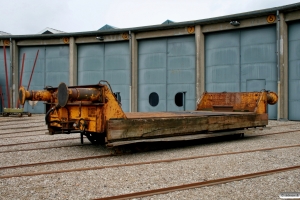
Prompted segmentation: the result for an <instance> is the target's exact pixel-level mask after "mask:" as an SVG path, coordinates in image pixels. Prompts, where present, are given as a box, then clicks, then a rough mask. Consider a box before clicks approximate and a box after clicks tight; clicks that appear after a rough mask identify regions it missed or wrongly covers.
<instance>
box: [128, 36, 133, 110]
mask: <svg viewBox="0 0 300 200" xmlns="http://www.w3.org/2000/svg"><path fill="white" fill-rule="evenodd" d="M128 35H129V66H130V72H131V73H130V77H131V79H132V52H131V51H132V39H131V31H130V30H129V32H128ZM131 89H132V80H131V81H130V86H129V112H131V99H132V98H131Z"/></svg>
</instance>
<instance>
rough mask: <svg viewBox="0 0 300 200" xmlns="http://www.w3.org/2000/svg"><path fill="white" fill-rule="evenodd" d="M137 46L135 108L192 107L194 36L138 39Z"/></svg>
mask: <svg viewBox="0 0 300 200" xmlns="http://www.w3.org/2000/svg"><path fill="white" fill-rule="evenodd" d="M138 49H139V59H138V111H141V112H148V111H182V110H194V109H195V104H196V100H195V85H196V84H195V76H196V73H195V39H194V36H183V37H172V38H159V39H147V40H141V41H139V48H138Z"/></svg>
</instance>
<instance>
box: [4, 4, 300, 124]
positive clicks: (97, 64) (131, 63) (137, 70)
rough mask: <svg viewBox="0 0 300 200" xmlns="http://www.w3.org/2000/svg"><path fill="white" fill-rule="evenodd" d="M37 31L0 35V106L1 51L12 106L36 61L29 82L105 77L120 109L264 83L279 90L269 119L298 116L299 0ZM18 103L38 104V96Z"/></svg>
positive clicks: (187, 101)
mask: <svg viewBox="0 0 300 200" xmlns="http://www.w3.org/2000/svg"><path fill="white" fill-rule="evenodd" d="M4 31H5V30H4ZM45 31H46V32H45ZM41 33H48V34H36V35H7V34H1V35H0V86H1V88H2V94H3V99H4V102H3V104H1V105H0V106H2V107H3V106H7V105H8V99H7V96H8V95H7V90H6V87H5V82H6V78H5V70H4V69H5V67H4V63H5V62H4V61H5V59H4V57H6V60H7V65H8V72H7V73H8V83H9V90H8V93H9V96H10V102H11V107H15V106H16V104H17V101H18V87H19V84H20V77H21V75H22V85H23V86H25V88H26V87H27V86H28V83H29V79H30V76H31V72H32V68H33V66H34V63H35V61H36V64H35V69H34V73H33V75H32V80H31V83H30V90H41V89H43V88H44V87H49V86H52V87H57V86H58V84H59V83H61V82H65V83H68V84H69V85H70V86H73V85H87V84H96V83H98V82H99V81H100V80H107V81H108V82H109V83H110V85H111V86H112V89H113V92H114V93H119V96H120V98H121V103H122V108H123V110H124V111H125V112H133V111H142V112H151V111H182V110H195V108H196V102H197V100H198V99H199V97H200V96H201V94H202V93H203V92H205V91H209V92H223V91H224V92H243V91H261V90H263V89H265V90H271V91H274V92H277V93H278V95H279V101H278V103H277V106H272V107H270V108H269V110H268V113H269V118H270V119H287V120H300V34H299V33H300V3H297V4H292V5H286V6H281V7H275V8H270V9H264V10H258V11H252V12H246V13H239V14H234V15H228V16H222V17H216V18H210V19H202V20H195V21H187V22H172V21H170V20H167V21H166V22H164V23H162V24H160V25H155V26H144V27H136V28H122V29H120V28H115V27H113V26H110V25H105V26H103V27H102V28H101V29H99V30H97V31H90V32H76V33H65V32H61V31H58V32H55V33H54V34H51V33H50V34H49V31H48V32H47V30H44V31H42V32H41ZM3 46H5V49H6V56H4V54H5V53H4V48H2V47H3ZM23 61H24V62H23ZM22 66H24V71H23V74H22V73H21V71H22ZM25 110H26V111H29V112H31V113H44V112H45V108H44V105H43V104H42V103H41V102H39V103H37V105H35V106H34V108H32V106H31V105H28V104H26V105H25Z"/></svg>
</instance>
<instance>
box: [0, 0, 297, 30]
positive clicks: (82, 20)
mask: <svg viewBox="0 0 300 200" xmlns="http://www.w3.org/2000/svg"><path fill="white" fill-rule="evenodd" d="M0 3H1V4H0V5H1V6H0V16H1V20H0V31H4V32H8V33H11V34H14V35H23V34H37V33H38V32H39V31H41V30H43V29H44V28H46V27H51V28H54V29H58V30H61V31H65V32H82V31H94V30H98V29H99V28H101V27H102V26H104V25H105V24H109V25H112V26H115V27H118V28H129V27H139V26H148V25H155V24H161V23H162V22H164V21H165V20H167V19H170V20H172V21H175V22H183V21H190V20H199V19H206V18H211V17H218V16H224V15H229V14H237V13H242V12H248V11H254V10H260V9H265V8H273V7H277V6H283V5H288V4H293V3H297V1H296V0H284V1H282V0H248V1H245V0H126V1H124V0H51V1H45V0H26V1H20V0H9V1H8V0H0Z"/></svg>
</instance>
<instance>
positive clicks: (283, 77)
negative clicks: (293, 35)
mask: <svg viewBox="0 0 300 200" xmlns="http://www.w3.org/2000/svg"><path fill="white" fill-rule="evenodd" d="M279 17H280V21H279V35H280V36H279V37H280V38H279V41H280V42H279V68H280V69H279V70H280V83H281V85H280V91H281V93H280V96H279V98H280V99H281V101H280V105H279V108H280V116H279V117H280V119H288V82H289V80H288V79H289V76H288V26H287V23H286V21H285V16H284V14H283V13H280V14H279Z"/></svg>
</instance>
